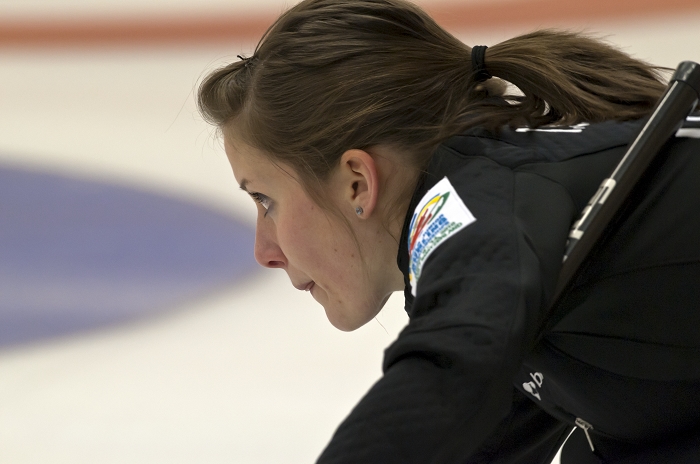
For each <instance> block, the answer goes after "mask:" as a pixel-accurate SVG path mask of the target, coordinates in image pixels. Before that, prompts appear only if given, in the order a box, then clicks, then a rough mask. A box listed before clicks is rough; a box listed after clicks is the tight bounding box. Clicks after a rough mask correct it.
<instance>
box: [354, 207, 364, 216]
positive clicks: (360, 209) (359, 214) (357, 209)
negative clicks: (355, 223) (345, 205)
mask: <svg viewBox="0 0 700 464" xmlns="http://www.w3.org/2000/svg"><path fill="white" fill-rule="evenodd" d="M364 212H365V210H364V209H362V206H358V207H357V208H355V213H357V215H358V216H362V213H364Z"/></svg>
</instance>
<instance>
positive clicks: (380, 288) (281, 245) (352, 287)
mask: <svg viewBox="0 0 700 464" xmlns="http://www.w3.org/2000/svg"><path fill="white" fill-rule="evenodd" d="M225 148H226V154H227V156H228V159H229V162H230V163H231V167H232V168H233V173H234V176H235V177H236V180H237V181H238V183H239V185H240V186H241V188H242V189H243V190H245V191H246V192H248V194H249V195H250V196H251V197H252V198H253V200H255V201H256V204H257V209H258V218H257V224H256V234H255V259H256V260H257V261H258V263H260V264H261V265H262V266H265V267H269V268H281V269H284V270H285V271H286V272H287V275H288V276H289V279H290V280H291V282H292V285H294V287H296V288H297V289H299V290H302V291H308V292H310V293H311V295H312V296H313V298H314V299H315V300H316V301H318V302H319V303H320V304H321V305H322V306H323V307H324V309H325V311H326V315H327V317H328V319H329V321H330V322H331V323H332V324H333V325H334V326H335V327H337V328H339V329H341V330H346V331H349V330H354V329H356V328H358V327H360V326H362V325H363V324H365V323H366V322H368V321H369V320H371V319H372V318H373V317H374V316H375V315H376V314H377V313H378V312H379V310H380V309H381V308H382V306H383V305H384V303H385V302H386V300H387V299H388V297H389V295H390V294H391V292H393V291H395V290H401V289H402V288H403V277H402V275H401V272H400V271H399V270H398V267H397V265H396V252H397V251H396V250H397V249H398V245H395V244H394V245H395V246H393V247H392V246H387V243H385V239H384V238H383V235H384V234H382V233H381V231H379V230H374V229H376V227H375V225H374V224H375V222H376V221H363V219H362V218H360V217H358V216H357V215H356V213H355V210H354V207H353V206H352V203H351V201H347V199H348V198H349V197H351V196H352V195H349V190H351V189H352V185H357V183H354V184H350V185H349V186H348V188H344V187H345V185H344V184H347V182H340V181H338V179H337V178H339V177H343V176H335V180H334V179H333V177H334V176H331V177H332V179H331V180H330V181H329V183H328V199H329V200H330V202H331V203H332V204H333V205H334V206H335V207H337V208H339V211H340V212H341V214H344V215H345V217H346V218H347V220H348V222H349V223H350V228H349V227H348V224H347V223H346V222H344V221H342V220H341V219H340V218H338V217H336V215H334V214H330V213H328V212H327V211H325V210H324V209H322V208H321V207H319V206H318V205H317V204H316V203H315V202H314V201H313V200H312V199H311V198H310V197H309V196H308V194H307V193H306V191H305V190H304V189H303V187H302V185H301V184H300V182H299V181H298V180H297V178H296V176H295V174H294V171H293V170H292V169H291V168H288V167H284V166H280V165H277V164H275V163H273V162H272V161H270V160H269V159H268V158H267V157H265V156H264V155H262V154H261V153H260V152H258V151H257V150H255V149H253V148H251V147H248V146H246V145H244V144H241V143H237V142H232V141H230V140H225ZM355 199H356V198H355ZM346 210H347V211H346ZM353 235H354V236H353ZM355 238H357V241H356V240H355ZM358 241H359V242H360V247H361V249H362V252H361V251H360V249H358V243H357V242H358ZM392 250H393V251H392ZM361 253H362V254H361ZM363 256H364V260H363V258H362V257H363Z"/></svg>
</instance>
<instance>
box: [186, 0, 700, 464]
mask: <svg viewBox="0 0 700 464" xmlns="http://www.w3.org/2000/svg"><path fill="white" fill-rule="evenodd" d="M505 82H509V83H511V84H513V85H514V86H516V87H517V88H518V89H519V90H520V91H521V92H522V95H521V94H518V93H512V92H511V93H508V92H507V88H506V85H505ZM664 88H665V86H664V84H663V83H662V82H661V80H660V78H659V75H658V73H657V70H656V69H655V68H653V67H651V66H649V65H647V64H645V63H642V62H639V61H637V60H634V59H632V58H630V57H629V56H627V55H625V54H624V53H621V52H619V51H617V50H615V49H613V48H611V47H609V46H608V45H605V44H602V43H600V42H597V41H595V40H592V39H589V38H586V37H583V36H580V35H577V34H571V33H564V32H553V31H539V32H535V33H532V34H528V35H524V36H521V37H517V38H514V39H511V40H508V41H505V42H503V43H501V44H498V45H495V46H493V47H491V48H489V49H488V50H486V48H485V47H473V48H472V47H469V46H467V45H465V44H463V43H461V42H459V41H458V40H457V39H455V38H454V37H452V36H451V35H449V34H448V33H447V32H445V31H444V30H442V29H441V28H440V27H439V26H437V25H436V24H435V23H434V22H433V21H432V20H431V19H430V18H429V17H428V16H427V15H426V14H425V13H423V12H422V11H421V10H419V9H418V8H416V7H415V6H413V5H411V4H409V3H406V2H404V1H403V0H357V1H355V0H353V1H342V0H305V1H303V2H301V3H300V4H298V5H297V6H295V7H294V8H292V9H291V10H289V11H288V12H286V13H285V14H283V15H282V16H281V17H280V18H279V20H278V21H277V22H276V23H275V24H274V25H273V26H272V27H271V28H270V29H269V30H268V32H267V33H266V35H265V36H264V38H263V39H262V41H261V42H260V44H259V45H258V47H257V49H256V51H255V53H254V54H253V56H251V57H249V58H242V59H241V60H240V61H237V62H235V63H232V64H230V65H228V66H226V67H224V68H222V69H220V70H218V71H215V72H214V73H212V74H211V75H210V76H208V77H207V79H206V80H205V81H204V82H203V84H202V85H201V88H200V92H199V104H200V108H201V111H202V113H203V114H204V116H205V117H206V118H207V119H208V120H209V121H210V122H212V123H213V124H215V125H217V126H218V127H219V128H220V129H221V131H222V133H223V136H224V142H225V148H226V153H227V155H228V158H229V161H230V163H231V166H232V168H233V172H234V175H235V177H236V180H237V181H238V182H239V184H240V186H241V188H242V189H244V190H246V191H247V192H248V193H249V194H250V195H251V197H252V198H253V199H254V200H255V201H256V202H257V204H258V222H257V235H256V244H255V256H256V259H257V260H258V261H259V262H260V263H261V264H262V265H263V266H267V267H273V268H281V269H284V270H285V271H286V272H287V274H288V275H289V278H290V280H291V281H292V284H293V285H294V286H295V287H296V288H298V289H299V290H307V291H310V292H311V294H312V295H313V297H314V298H315V299H316V300H317V301H318V302H319V303H321V304H322V305H323V307H324V309H325V311H326V314H327V316H328V319H329V320H330V322H331V323H332V324H333V325H335V326H336V327H338V328H339V329H341V330H354V329H356V328H358V327H360V326H361V325H363V324H365V323H366V322H368V321H369V320H370V319H372V318H373V317H374V316H375V315H376V314H377V313H378V312H379V311H380V309H381V308H382V306H383V304H384V303H385V302H386V300H387V298H388V297H389V295H390V294H391V293H392V292H394V291H399V290H403V291H405V295H406V310H407V311H408V314H409V316H410V323H409V324H408V326H407V327H406V329H405V330H404V331H403V332H402V333H401V335H400V336H399V338H398V339H397V341H396V342H395V343H394V344H393V345H392V346H391V347H390V348H389V349H388V350H387V351H386V355H385V361H384V366H383V367H384V376H383V378H382V379H381V380H380V381H379V382H377V384H376V385H374V387H373V388H372V389H371V390H370V391H369V392H368V394H367V395H366V396H365V398H364V399H363V400H362V401H361V402H360V403H359V404H358V405H357V407H356V408H355V409H354V410H353V411H352V413H351V414H350V416H349V417H348V418H347V419H346V421H345V422H344V423H343V424H342V425H341V426H340V427H339V429H338V430H337V432H336V433H335V435H334V437H333V439H332V441H331V443H330V444H329V446H328V448H327V449H326V450H325V452H324V453H323V454H322V456H321V457H320V461H319V462H324V463H325V462H348V463H355V462H357V463H393V462H397V463H398V462H400V463H404V462H406V463H408V462H416V463H427V462H441V463H442V462H444V463H456V462H512V463H522V462H525V463H529V462H533V463H534V462H542V463H546V462H550V461H551V459H552V458H553V456H554V454H555V453H556V451H557V450H558V448H559V447H560V446H561V443H563V441H564V440H565V439H566V437H567V436H568V435H569V433H570V431H571V430H572V428H573V427H574V426H578V428H577V432H576V433H575V434H573V435H572V438H571V439H570V440H569V443H570V444H568V445H567V449H566V450H565V459H570V456H574V457H575V459H584V460H589V461H590V462H601V461H602V462H639V461H640V460H642V461H643V460H644V459H654V457H655V456H656V457H659V456H660V458H659V459H662V460H664V462H691V461H693V458H697V457H700V444H699V442H698V436H699V432H698V426H700V422H699V421H700V401H697V400H696V397H697V394H698V393H700V346H699V345H700V342H699V340H700V337H699V336H700V307H699V306H700V305H699V303H698V302H699V301H700V285H697V282H698V281H699V279H700V245H699V243H698V240H697V238H698V234H697V230H698V226H700V222H699V219H698V218H699V217H700V215H699V214H698V213H700V189H699V187H698V182H697V181H696V180H695V178H696V177H697V173H698V172H700V156H697V155H698V150H699V146H700V145H699V144H698V140H695V139H690V138H677V139H675V140H674V141H673V142H672V143H671V144H669V145H668V146H667V147H666V148H665V150H666V152H667V156H666V161H665V162H664V163H662V164H659V165H658V166H655V167H654V168H653V174H652V175H650V176H647V177H646V178H645V179H644V181H643V182H642V183H641V184H640V186H639V188H638V189H637V190H636V191H635V192H634V193H633V195H632V199H631V200H630V202H629V205H628V206H627V207H626V209H625V210H624V211H622V212H621V213H620V216H621V221H620V225H619V226H617V227H616V228H615V230H614V231H613V233H612V234H611V235H610V237H609V238H608V239H607V240H606V241H605V242H604V243H603V245H602V246H601V247H600V248H599V249H598V250H597V251H596V253H595V254H594V256H593V257H592V259H591V260H590V263H589V265H588V266H587V267H586V268H585V269H583V271H582V272H581V274H580V275H579V277H578V280H577V281H576V285H575V286H574V288H573V289H572V290H571V291H570V292H569V293H567V294H566V295H565V297H564V298H563V299H562V300H561V303H560V304H559V305H558V307H557V308H555V311H554V314H553V316H552V317H556V321H558V322H557V323H556V324H554V327H553V328H551V329H549V330H547V332H546V333H545V334H544V337H543V338H542V339H541V340H539V339H537V337H536V336H537V333H538V330H540V329H541V328H542V327H543V323H544V321H543V313H544V312H545V311H546V310H547V308H548V306H549V304H550V300H551V298H552V294H553V288H554V285H555V282H556V279H557V275H558V272H559V269H560V266H561V260H562V255H563V250H564V246H565V243H566V238H567V235H568V231H569V229H570V227H571V225H572V223H573V221H574V220H575V218H576V217H577V215H578V214H579V212H580V211H581V210H582V209H583V207H584V206H585V204H586V202H587V200H588V199H589V198H590V197H591V196H592V195H593V193H594V192H595V190H596V189H597V187H598V185H599V183H600V181H601V180H602V179H603V178H604V177H605V176H606V175H607V174H609V172H610V170H611V169H612V167H614V165H615V164H616V163H617V162H618V161H619V159H620V157H621V156H622V154H623V152H624V149H625V147H626V145H627V144H628V143H629V142H630V139H631V138H632V137H633V136H634V135H635V131H636V130H637V129H638V128H639V124H640V121H639V120H640V118H644V117H645V116H647V115H648V113H649V112H650V110H651V108H652V107H653V105H654V104H655V102H656V101H657V100H658V98H659V96H660V95H661V93H662V91H663V89H664ZM692 152H695V156H691V155H692ZM693 170H694V172H695V173H696V174H695V175H689V172H691V171H693ZM536 339H537V340H539V341H538V342H537V343H536ZM569 449H570V450H571V451H569ZM674 453H675V454H674ZM669 459H671V461H669ZM673 459H675V461H673ZM599 460H600V461H599ZM589 461H581V462H589ZM565 462H566V461H565Z"/></svg>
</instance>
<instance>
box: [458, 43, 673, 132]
mask: <svg viewBox="0 0 700 464" xmlns="http://www.w3.org/2000/svg"><path fill="white" fill-rule="evenodd" d="M485 66H486V69H487V70H488V72H489V73H490V74H492V75H493V76H496V77H499V78H501V79H503V80H505V81H507V82H510V83H511V84H513V85H514V86H515V87H517V88H518V89H519V90H520V92H522V95H510V96H508V95H504V96H503V97H504V98H505V99H506V100H509V101H510V103H511V104H510V105H509V106H507V107H503V106H502V105H493V104H490V103H489V102H488V101H483V102H480V103H476V105H475V107H474V108H473V109H471V108H470V111H474V112H477V113H483V116H481V117H480V118H478V123H480V124H485V125H488V126H490V127H491V128H497V127H499V126H501V125H510V126H520V125H527V126H530V127H538V126H542V125H546V124H564V125H570V124H576V123H579V122H600V121H606V120H628V119H636V118H640V117H642V116H644V115H646V114H648V113H649V111H650V110H651V109H652V108H653V106H654V105H655V104H656V102H657V100H658V99H659V97H660V96H661V93H662V92H663V91H664V88H665V86H664V84H663V83H662V82H661V76H660V74H659V68H654V67H652V66H650V65H648V64H646V63H644V62H641V61H639V60H636V59H634V58H632V57H630V56H629V55H627V54H625V53H623V52H621V51H619V50H617V49H615V48H613V47H611V46H610V45H607V44H605V43H603V42H600V41H598V40H594V39H592V38H589V37H586V36H583V35H581V34H576V33H572V32H562V31H552V30H541V31H537V32H533V33H530V34H526V35H522V36H519V37H515V38H513V39H510V40H506V41H505V42H502V43H500V44H498V45H494V46H493V47H490V48H489V49H488V51H487V52H486V56H485Z"/></svg>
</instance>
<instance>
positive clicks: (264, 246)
mask: <svg viewBox="0 0 700 464" xmlns="http://www.w3.org/2000/svg"><path fill="white" fill-rule="evenodd" d="M255 260H256V261H257V262H258V264H260V265H261V266H263V267H269V268H284V267H286V265H287V258H286V256H284V253H283V252H282V249H281V248H280V247H279V245H278V244H277V234H276V231H275V225H274V223H272V221H270V220H269V219H267V220H266V219H265V218H264V217H262V215H258V220H257V223H256V225H255Z"/></svg>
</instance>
